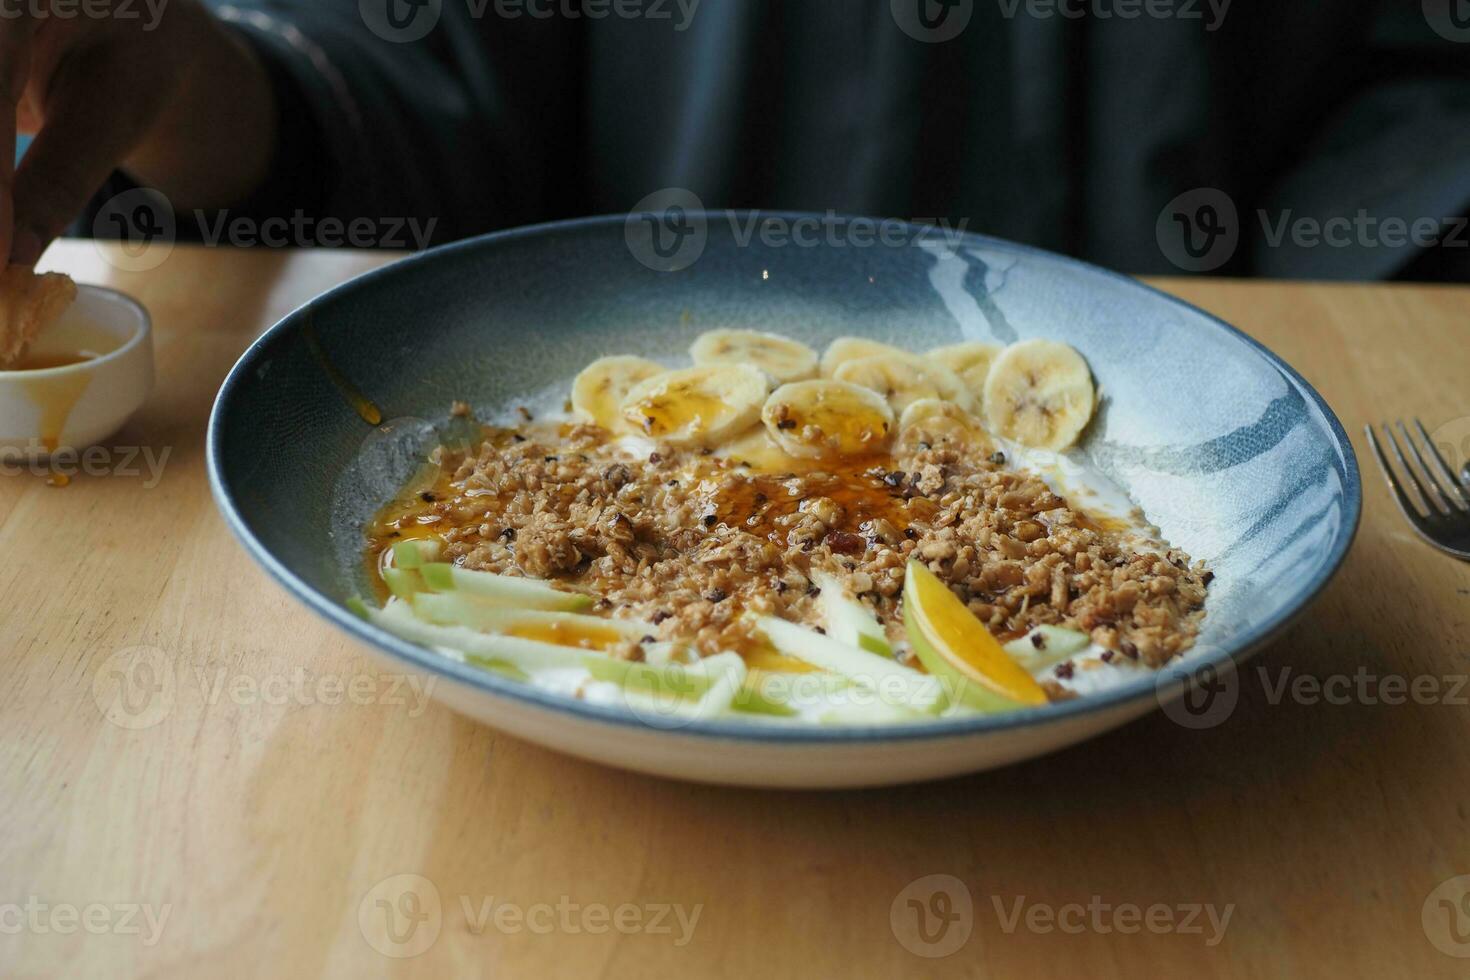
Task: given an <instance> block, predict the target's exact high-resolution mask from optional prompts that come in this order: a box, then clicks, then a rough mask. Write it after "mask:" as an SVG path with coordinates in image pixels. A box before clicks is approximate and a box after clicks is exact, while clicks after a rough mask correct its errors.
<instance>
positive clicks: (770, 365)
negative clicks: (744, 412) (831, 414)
mask: <svg viewBox="0 0 1470 980" xmlns="http://www.w3.org/2000/svg"><path fill="white" fill-rule="evenodd" d="M689 354H690V356H691V357H693V358H694V363H695V364H754V365H755V366H756V367H758V368H760V369H761V370H763V371H765V372H766V373H767V374H769V375H770V376H771V377H773V378H775V379H776V383H777V384H785V383H786V382H788V381H802V380H805V379H806V378H815V377H816V376H817V352H816V351H814V350H812V349H811V348H810V347H808V346H807V345H806V344H803V343H799V342H797V341H795V340H792V339H791V338H790V337H782V336H779V335H778V334H773V333H761V332H759V331H756V330H711V331H709V332H708V333H703V334H700V335H699V339H697V340H695V341H694V346H692V347H690V348H689Z"/></svg>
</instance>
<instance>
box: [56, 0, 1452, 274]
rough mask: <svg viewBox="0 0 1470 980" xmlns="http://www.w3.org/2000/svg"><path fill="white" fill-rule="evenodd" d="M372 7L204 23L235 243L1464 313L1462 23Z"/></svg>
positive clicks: (1096, 13) (571, 3)
mask: <svg viewBox="0 0 1470 980" xmlns="http://www.w3.org/2000/svg"><path fill="white" fill-rule="evenodd" d="M372 2H378V0H363V3H362V4H361V5H360V4H359V3H358V0H310V2H290V0H255V2H251V0H236V2H235V3H233V4H231V5H230V6H229V7H228V8H225V7H224V5H220V8H221V10H222V11H224V10H226V9H228V10H233V11H237V12H238V11H240V10H242V9H243V10H245V11H246V12H247V13H248V12H250V11H254V10H258V11H260V12H264V13H266V14H268V15H269V18H270V20H269V21H267V20H266V18H254V19H252V18H250V17H248V16H244V15H240V14H238V13H236V14H228V13H226V14H223V15H224V16H226V17H235V18H236V22H237V24H238V27H239V29H240V30H241V31H242V33H244V34H245V35H246V36H247V37H248V38H249V39H250V40H251V41H252V43H253V44H255V45H256V47H257V49H258V51H259V52H260V53H261V54H262V57H264V58H265V59H266V60H267V62H268V63H269V64H270V66H271V68H272V71H273V73H274V74H275V75H276V77H277V79H278V93H279V94H280V98H281V111H282V113H283V115H284V117H285V120H286V122H285V124H284V128H283V131H284V133H285V137H286V141H285V144H284V145H282V146H281V147H280V149H279V151H278V160H277V166H276V176H275V177H274V178H273V179H272V182H271V185H270V186H269V187H267V188H265V189H263V190H262V193H261V194H260V195H258V197H257V199H256V200H253V201H251V202H244V203H242V206H241V209H240V211H241V212H243V213H250V214H254V215H268V214H272V213H276V214H289V213H294V212H297V211H304V212H305V213H307V214H310V215H313V216H325V215H336V216H340V217H341V218H343V219H344V220H345V219H351V218H353V217H362V216H366V217H369V218H372V219H374V220H380V221H381V220H386V219H388V218H396V217H413V216H417V217H419V218H422V219H429V218H432V219H434V221H435V230H434V239H433V240H434V241H435V242H436V243H437V242H441V241H445V240H450V239H453V238H457V237H463V236H465V235H470V234H477V233H481V232H484V231H488V230H493V229H496V228H503V227H509V226H513V225H517V224H524V223H528V222H533V221H541V220H548V219H554V218H562V217H571V216H576V215H582V214H591V213H613V212H619V211H627V210H629V209H631V208H634V207H635V206H636V205H637V203H638V202H639V201H640V200H643V199H644V198H645V197H646V196H647V195H648V194H650V193H653V192H655V191H658V190H660V189H665V188H678V189H681V190H687V191H688V192H691V193H693V194H694V195H695V196H696V197H697V198H698V200H699V201H700V202H701V203H703V205H704V206H706V207H709V208H717V209H719V208H762V209H792V210H804V211H816V212H823V211H827V210H833V211H836V212H840V213H861V214H871V215H875V216H880V217H896V218H904V219H944V220H946V221H947V222H948V223H950V224H952V225H954V224H961V223H963V226H964V227H965V228H966V229H967V230H970V231H976V232H983V233H987V234H993V235H999V236H1002V237H1006V238H1011V239H1015V240H1018V241H1022V242H1027V243H1030V244H1034V245H1038V246H1041V247H1045V248H1050V249H1054V250H1057V251H1060V252H1064V253H1067V254H1071V255H1074V256H1078V257H1081V258H1085V259H1088V260H1090V261H1093V262H1097V263H1100V264H1102V265H1105V266H1109V267H1112V268H1116V269H1120V270H1122V271H1125V272H1130V273H1136V274H1167V273H1180V272H1195V273H1209V274H1217V275H1235V276H1272V277H1291V278H1320V279H1363V280H1371V279H1414V280H1438V281H1460V282H1465V281H1470V229H1467V228H1466V227H1465V221H1464V219H1463V217H1462V216H1463V215H1464V214H1465V213H1466V210H1467V206H1470V0H1424V2H1422V3H1421V2H1419V0H1399V2H1392V0H1336V2H1314V0H1292V2H1290V3H1260V2H1254V3H1253V2H1250V0H1235V2H1233V3H1223V2H1221V0H1215V3H1214V4H1213V5H1212V4H1211V3H1210V2H1209V0H1148V2H1146V0H1071V2H1067V3H1064V4H1063V6H1064V7H1065V8H1066V9H1067V10H1068V11H1069V12H1070V13H1084V12H1085V13H1084V15H1082V16H1063V15H1062V14H1061V13H1060V12H1059V11H1058V8H1057V5H1056V4H1054V3H1049V2H1044V0H1030V2H1027V0H892V2H890V0H872V2H866V3H856V2H853V0H801V2H792V0H703V2H702V3H699V4H698V5H697V6H694V7H692V8H691V9H690V10H689V11H688V12H687V16H686V13H684V12H681V8H680V7H678V6H676V5H675V4H674V3H673V2H672V0H670V3H668V4H667V5H661V6H662V9H664V10H665V11H666V12H667V14H668V15H669V17H668V19H663V18H655V17H653V16H652V15H651V11H652V10H653V9H654V7H653V5H652V4H651V3H650V2H645V3H644V4H643V6H642V7H641V8H639V9H642V10H644V11H645V12H646V13H647V15H646V16H640V17H620V16H608V15H606V13H604V15H603V16H602V17H600V18H597V17H593V16H590V11H591V10H592V9H593V8H592V7H590V6H589V2H588V0H556V2H555V3H554V4H553V3H552V2H551V0H546V3H547V6H546V9H547V11H548V12H549V15H548V16H546V17H529V16H507V15H505V14H504V13H503V12H502V13H500V14H497V13H496V10H497V8H496V7H495V6H494V5H493V4H492V5H491V6H490V7H489V8H488V12H485V11H481V13H479V14H478V15H477V14H475V13H474V12H473V11H474V8H476V7H478V6H479V5H478V4H466V2H465V0H443V4H442V9H439V10H437V11H436V12H435V13H434V18H435V19H434V22H433V26H432V29H430V30H428V31H427V32H426V33H425V35H424V36H423V37H421V38H420V37H409V38H404V37H398V36H385V35H386V34H388V33H389V32H388V31H387V30H386V29H384V28H383V27H382V26H381V24H380V23H376V22H374V21H373V20H372V18H370V17H369V16H368V13H367V11H368V10H369V7H370V4H371V3H372ZM386 2H387V3H389V4H393V3H398V4H402V3H409V6H407V7H401V8H397V9H398V13H399V14H400V15H409V14H411V15H413V16H417V15H418V14H419V13H422V12H423V10H422V9H420V7H417V6H414V5H413V3H412V2H410V0H386ZM422 2H423V0H419V3H422ZM385 9H388V8H385ZM425 9H426V8H425ZM603 9H604V10H605V7H604V8H603ZM1130 11H1131V16H1125V14H1126V13H1128V12H1130ZM1150 11H1152V13H1150ZM401 20H402V18H401V17H400V18H399V20H395V21H393V23H400V22H401ZM960 20H963V21H964V23H963V26H962V27H961V28H960V29H959V30H958V32H957V33H955V35H954V36H953V37H949V36H946V32H947V31H949V30H951V29H952V28H954V27H955V26H956V25H957V24H958V23H959V21H960ZM283 25H284V27H283ZM681 25H682V26H681ZM935 25H939V26H937V27H936V26H935ZM292 30H294V31H296V32H297V33H298V35H299V36H304V37H306V38H309V39H311V41H312V43H313V45H315V46H318V47H317V54H319V55H320V56H321V57H320V58H318V57H317V56H316V55H311V56H308V55H306V54H303V53H302V48H301V45H299V44H295V45H293V44H290V43H283V41H282V37H283V36H285V34H289V32H290V31H292ZM322 59H325V62H326V63H328V64H330V66H331V72H330V73H329V74H333V75H335V76H336V77H335V78H329V79H327V82H330V84H326V83H324V82H323V70H322V67H321V64H322ZM344 92H345V93H346V94H344ZM127 186H128V185H127V183H126V178H125V177H123V176H119V178H118V179H117V180H116V181H115V182H114V184H113V186H110V187H109V188H107V189H106V190H105V191H104V193H103V194H102V195H100V196H99V206H101V205H102V204H103V203H105V201H106V200H107V199H108V198H109V197H110V196H111V195H113V194H116V193H117V192H118V191H119V190H122V189H125V188H126V187H127ZM94 219H95V215H93V216H89V217H88V218H85V219H84V220H83V221H82V223H81V224H80V226H79V228H80V230H81V231H83V232H84V233H91V231H92V230H93V228H94V226H95V227H97V228H102V227H103V225H102V224H98V223H95V221H94ZM177 224H178V229H179V231H178V234H179V236H180V237H181V238H188V237H191V235H192V234H193V233H194V232H195V231H196V230H197V225H198V224H199V222H198V221H196V220H194V219H193V218H191V217H188V216H184V215H180V216H179V218H178V222H177ZM314 243H315V242H314V240H311V239H309V238H308V239H307V240H293V241H292V242H291V244H295V245H310V244H314Z"/></svg>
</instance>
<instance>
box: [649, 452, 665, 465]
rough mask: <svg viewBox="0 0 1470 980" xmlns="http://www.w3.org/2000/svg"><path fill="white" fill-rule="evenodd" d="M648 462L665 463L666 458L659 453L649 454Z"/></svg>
mask: <svg viewBox="0 0 1470 980" xmlns="http://www.w3.org/2000/svg"><path fill="white" fill-rule="evenodd" d="M648 461H649V462H650V463H662V462H663V461H664V458H663V457H662V456H660V455H659V454H658V453H649V454H648Z"/></svg>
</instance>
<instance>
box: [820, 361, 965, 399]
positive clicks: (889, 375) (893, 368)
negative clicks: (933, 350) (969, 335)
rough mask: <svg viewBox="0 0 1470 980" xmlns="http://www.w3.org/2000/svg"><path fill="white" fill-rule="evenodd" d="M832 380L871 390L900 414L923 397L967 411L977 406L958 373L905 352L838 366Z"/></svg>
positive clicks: (848, 362)
mask: <svg viewBox="0 0 1470 980" xmlns="http://www.w3.org/2000/svg"><path fill="white" fill-rule="evenodd" d="M832 377H833V378H834V379H835V380H837V381H846V382H847V383H848V384H855V385H862V386H863V387H864V388H871V389H872V390H873V391H876V392H877V393H878V394H880V395H882V396H883V397H884V398H886V399H888V404H889V405H890V406H891V407H892V408H893V410H894V412H896V413H900V414H902V412H903V410H904V409H906V408H908V407H909V406H910V405H912V404H913V403H914V402H916V401H919V400H920V399H922V398H942V399H944V400H945V401H950V402H954V403H955V404H956V405H958V406H960V407H961V408H963V409H965V410H966V411H969V410H970V409H971V408H973V407H974V405H975V399H974V397H973V396H972V395H971V394H970V390H969V389H968V388H966V387H965V383H964V382H963V381H961V380H960V378H959V376H958V375H957V374H955V373H954V372H953V371H951V370H950V369H949V368H947V367H945V366H943V365H942V364H936V363H934V362H933V361H926V360H924V359H923V358H921V357H915V356H914V355H913V354H909V353H906V352H904V351H893V352H892V353H890V354H876V355H873V356H871V357H859V358H858V359H856V360H853V361H847V362H845V363H843V364H841V365H839V366H838V368H837V373H836V374H834V375H833V376H832Z"/></svg>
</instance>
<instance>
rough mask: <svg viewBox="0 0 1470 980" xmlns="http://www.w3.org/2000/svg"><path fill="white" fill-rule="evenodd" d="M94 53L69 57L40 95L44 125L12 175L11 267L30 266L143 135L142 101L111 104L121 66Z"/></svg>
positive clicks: (117, 101)
mask: <svg viewBox="0 0 1470 980" xmlns="http://www.w3.org/2000/svg"><path fill="white" fill-rule="evenodd" d="M113 61H114V59H112V58H110V57H107V56H106V54H105V53H102V52H100V51H99V52H88V53H87V54H86V56H83V57H73V58H69V59H68V60H67V61H66V62H64V63H63V64H62V65H61V67H60V68H59V69H58V70H57V73H56V75H55V77H54V78H53V79H52V80H51V84H50V87H49V89H48V91H47V94H46V106H45V117H46V118H45V124H44V125H43V126H42V127H41V130H40V132H39V133H37V134H36V139H35V141H34V142H33V143H32V144H31V147H30V149H29V150H28V151H27V152H26V156H25V159H24V160H23V161H22V162H21V165H20V168H19V170H18V171H17V172H16V175H15V227H16V231H15V245H14V247H13V249H12V258H13V259H14V260H15V261H16V262H22V261H30V262H34V261H35V259H36V258H38V257H39V256H40V254H41V252H42V251H43V250H44V249H45V247H46V246H47V245H48V244H50V243H51V240H52V239H54V238H55V237H56V236H57V235H59V234H61V232H62V230H63V229H65V228H66V226H67V224H68V223H70V222H71V220H72V219H73V218H75V217H76V215H77V214H78V213H79V212H80V211H81V210H82V209H83V208H84V207H86V204H87V202H88V200H90V199H91V197H92V195H93V194H95V193H96V192H97V190H98V188H100V187H101V186H102V185H103V183H104V182H105V181H106V180H107V177H108V175H109V174H111V172H112V170H113V168H114V167H116V166H117V164H118V162H119V161H121V160H122V159H123V158H124V157H125V156H126V155H127V153H128V151H130V150H131V149H132V148H133V146H134V144H135V143H137V141H138V139H139V138H140V137H141V136H142V134H143V132H144V119H145V113H146V111H147V110H148V108H149V102H148V100H146V99H112V98H109V97H108V92H109V90H110V88H111V86H112V85H113V84H114V80H115V78H116V77H117V76H118V74H119V72H120V69H121V66H120V65H115V64H113Z"/></svg>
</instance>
